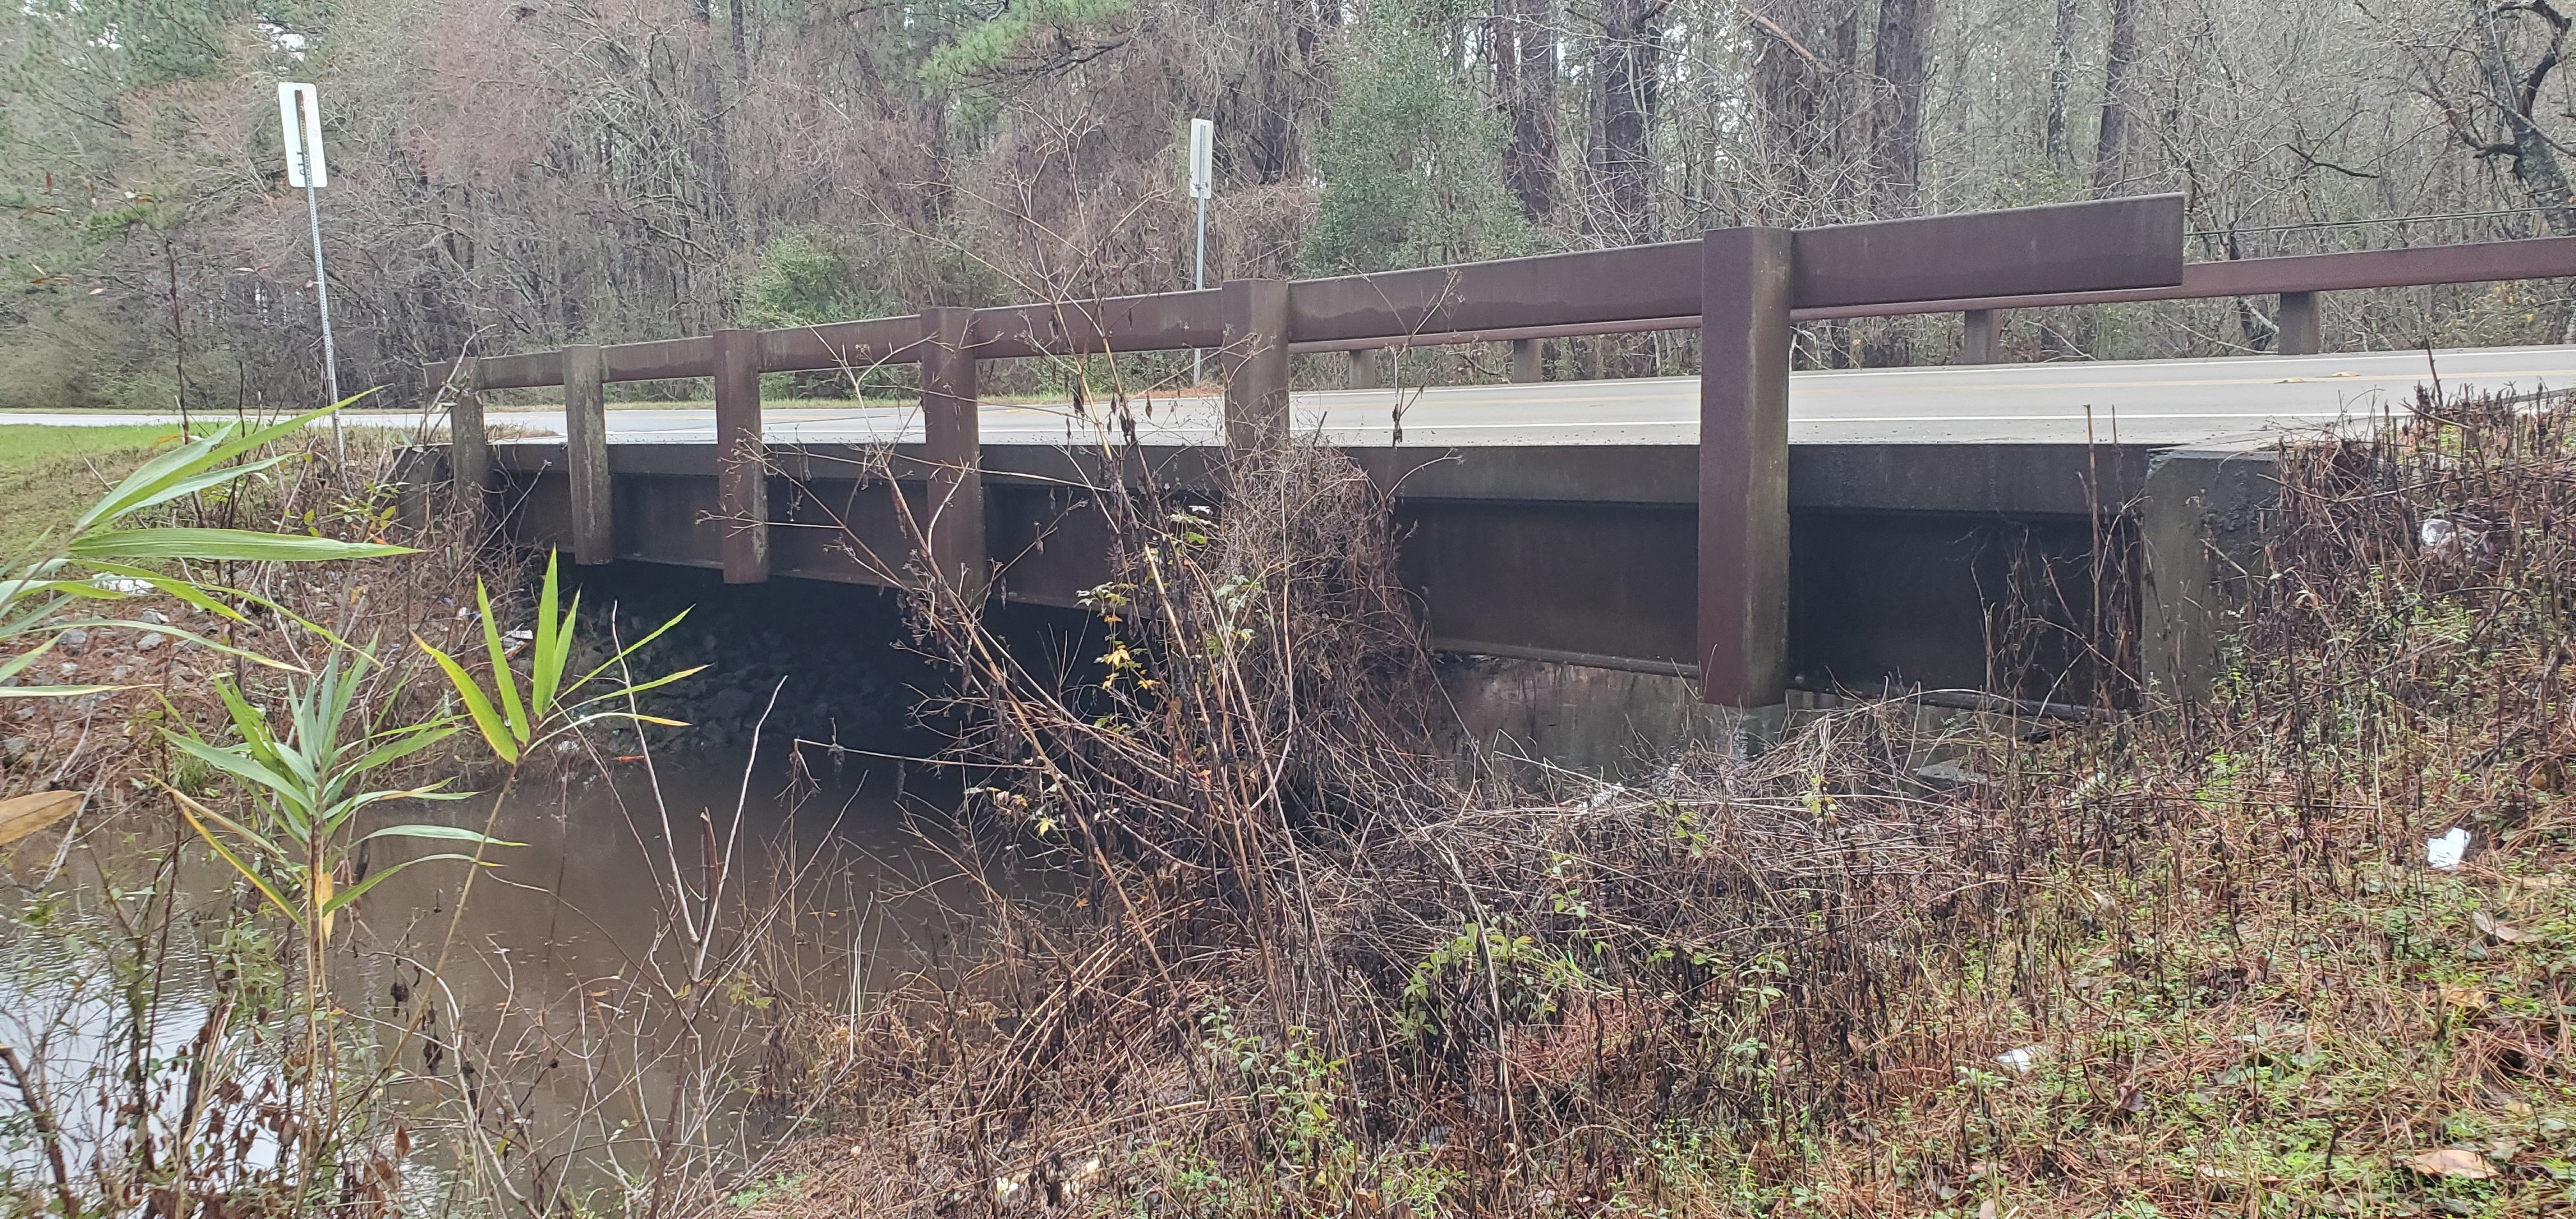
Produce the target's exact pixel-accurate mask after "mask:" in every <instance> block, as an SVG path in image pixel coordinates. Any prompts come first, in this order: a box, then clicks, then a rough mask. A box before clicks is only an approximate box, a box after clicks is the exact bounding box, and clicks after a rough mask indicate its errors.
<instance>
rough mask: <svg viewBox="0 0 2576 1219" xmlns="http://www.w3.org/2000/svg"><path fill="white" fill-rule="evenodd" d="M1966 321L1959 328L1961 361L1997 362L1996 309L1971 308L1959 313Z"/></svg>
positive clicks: (1977, 362)
mask: <svg viewBox="0 0 2576 1219" xmlns="http://www.w3.org/2000/svg"><path fill="white" fill-rule="evenodd" d="M1959 316H1960V318H1961V320H1962V321H1963V322H1964V323H1965V324H1964V325H1962V326H1961V327H1960V328H1959V362H1960V363H1962V364H1992V363H1994V362H1995V311H1994V310H1992V309H1970V310H1968V311H1967V312H1966V313H1963V314H1960V315H1959Z"/></svg>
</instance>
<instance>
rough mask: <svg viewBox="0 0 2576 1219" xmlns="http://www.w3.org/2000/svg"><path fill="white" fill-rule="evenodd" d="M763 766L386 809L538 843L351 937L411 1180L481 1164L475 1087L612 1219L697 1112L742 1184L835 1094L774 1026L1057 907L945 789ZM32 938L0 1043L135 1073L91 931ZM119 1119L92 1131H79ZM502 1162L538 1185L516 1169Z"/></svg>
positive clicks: (671, 768) (705, 1134) (191, 1006)
mask: <svg viewBox="0 0 2576 1219" xmlns="http://www.w3.org/2000/svg"><path fill="white" fill-rule="evenodd" d="M747 761H748V759H746V757H745V756H744V755H743V753H741V752H739V751H736V752H722V753H708V752H698V753H689V754H679V755H671V756H663V757H658V758H657V759H656V761H655V764H653V765H652V766H649V767H648V766H646V765H644V764H641V763H637V762H632V761H629V762H620V763H613V764H611V766H610V768H609V770H608V771H607V773H606V774H604V775H601V774H596V773H594V774H592V775H589V776H587V777H584V776H581V775H577V774H576V775H571V776H566V777H560V778H548V779H545V780H543V781H531V782H526V783H523V784H521V785H520V786H519V787H518V788H516V789H514V790H512V791H510V792H509V793H508V794H507V797H506V799H503V800H502V801H501V803H500V805H499V811H498V813H497V815H496V814H495V813H494V800H493V795H492V794H491V793H482V794H478V795H477V796H475V797H474V798H472V799H469V800H463V801H456V802H451V803H438V804H410V805H406V806H402V807H398V808H391V809H388V811H387V812H386V813H385V814H383V815H382V816H380V817H378V818H377V819H376V820H377V824H378V825H379V826H381V825H384V824H393V823H400V822H438V823H444V824H451V825H463V826H468V827H470V828H475V829H484V828H485V827H486V826H487V825H488V826H489V828H490V832H491V833H493V834H494V835H495V836H496V837H499V838H502V839H507V840H511V841H513V842H516V843H518V844H521V845H516V846H509V847H497V848H493V849H491V850H490V851H489V852H488V864H489V866H487V867H484V868H482V869H481V870H480V871H479V873H477V874H476V875H475V877H474V880H473V883H472V886H471V888H470V890H468V889H467V888H466V886H465V883H464V882H465V877H466V874H467V871H468V869H467V867H466V866H465V865H463V864H460V863H454V862H446V861H427V862H422V863H420V864H418V865H416V866H413V867H410V868H408V869H405V870H403V871H401V872H400V873H398V874H397V875H395V876H393V877H391V878H390V879H388V880H386V881H385V882H384V883H382V884H380V885H379V886H377V887H376V888H375V889H374V890H373V891H371V892H370V893H369V894H368V896H367V897H366V898H365V899H364V900H363V902H362V903H361V904H360V906H359V908H358V911H357V916H356V917H355V918H354V919H353V920H352V924H351V925H350V926H349V927H348V928H347V929H345V930H343V931H342V932H341V933H340V934H339V935H338V936H337V937H336V940H335V944H334V950H333V960H332V962H331V964H330V966H329V968H330V970H331V973H332V975H333V979H334V983H335V985H336V986H337V987H338V988H339V993H340V994H341V995H342V996H343V998H342V1000H341V1001H342V1003H343V1004H344V1005H345V1006H346V1008H347V1009H348V1010H349V1012H350V1014H351V1016H352V1017H354V1018H356V1019H357V1020H358V1021H361V1022H364V1023H366V1024H367V1025H369V1026H371V1027H372V1028H373V1029H374V1030H375V1034H376V1042H377V1046H378V1052H379V1053H387V1052H390V1053H392V1054H396V1055H399V1056H400V1066H401V1067H402V1068H403V1069H404V1070H405V1071H406V1072H407V1073H409V1075H410V1076H411V1077H412V1078H411V1079H410V1080H409V1081H407V1082H406V1083H405V1084H404V1085H402V1089H403V1097H402V1112H403V1113H405V1114H406V1115H408V1119H409V1120H410V1121H412V1122H413V1124H414V1125H415V1126H416V1128H417V1129H418V1130H420V1131H421V1136H420V1137H418V1138H416V1142H415V1145H416V1146H418V1147H420V1148H421V1150H419V1151H417V1152H416V1153H415V1158H416V1160H417V1163H415V1164H414V1165H412V1166H411V1168H412V1169H413V1170H414V1172H415V1173H416V1174H417V1177H416V1179H417V1180H418V1182H419V1184H420V1185H421V1187H423V1188H429V1189H434V1190H436V1191H437V1192H440V1193H446V1194H449V1195H450V1196H451V1197H453V1196H454V1194H453V1192H452V1187H453V1186H454V1185H455V1183H456V1173H457V1170H458V1168H459V1167H460V1166H461V1165H462V1163H463V1162H464V1161H465V1160H466V1159H467V1158H469V1157H471V1156H473V1155H474V1154H475V1152H474V1139H473V1138H472V1137H471V1136H469V1135H467V1134H466V1133H465V1128H464V1126H463V1124H462V1123H461V1122H460V1121H459V1118H460V1116H461V1109H460V1105H459V1102H460V1100H463V1099H465V1098H467V1097H469V1096H471V1097H472V1103H473V1104H474V1105H475V1107H476V1108H477V1109H478V1110H479V1111H480V1112H481V1114H482V1117H483V1125H484V1126H485V1128H486V1130H487V1131H488V1132H489V1133H490V1134H491V1135H492V1136H493V1138H490V1139H486V1140H485V1144H484V1145H485V1146H486V1147H487V1148H488V1147H490V1146H493V1145H496V1144H497V1143H498V1142H509V1143H513V1144H521V1145H526V1146H529V1147H533V1148H535V1149H536V1151H537V1153H538V1156H539V1158H541V1159H548V1160H551V1161H552V1163H551V1165H550V1166H549V1167H547V1168H545V1169H543V1170H542V1171H541V1172H539V1173H538V1174H537V1178H538V1179H541V1180H543V1181H546V1182H551V1183H554V1184H557V1185H560V1186H563V1187H567V1188H569V1189H570V1190H571V1191H572V1192H573V1193H575V1194H579V1195H586V1196H587V1204H588V1205H590V1206H593V1207H595V1208H598V1209H603V1210H609V1211H613V1210H615V1209H617V1207H616V1205H615V1202H614V1201H613V1199H614V1198H615V1197H617V1196H618V1195H619V1194H620V1193H621V1192H622V1191H623V1188H624V1185H623V1184H621V1183H631V1182H632V1181H633V1180H634V1179H635V1175H636V1172H637V1171H638V1166H639V1164H641V1163H643V1162H644V1161H645V1159H646V1158H647V1157H648V1150H649V1146H650V1143H649V1138H648V1133H649V1132H650V1131H652V1130H654V1129H655V1128H656V1126H655V1123H656V1122H659V1121H663V1120H665V1119H666V1118H667V1117H668V1115H669V1114H670V1113H671V1112H674V1111H684V1112H689V1113H694V1114H696V1116H695V1117H694V1118H692V1119H690V1120H691V1121H692V1122H693V1123H694V1125H693V1126H692V1129H691V1130H690V1132H689V1138H690V1139H691V1141H693V1142H696V1143H698V1144H700V1145H702V1146H705V1147H710V1148H713V1149H714V1150H713V1151H712V1152H711V1153H709V1156H708V1157H707V1158H708V1159H711V1160H712V1161H713V1162H716V1163H730V1164H731V1165H732V1167H733V1169H736V1170H738V1169H739V1168H740V1166H741V1165H743V1164H746V1163H748V1162H749V1161H750V1160H751V1158H752V1157H753V1155H754V1154H755V1153H756V1151H757V1149H758V1148H759V1147H760V1146H762V1145H764V1144H766V1143H768V1142H769V1141H772V1140H774V1139H775V1138H777V1137H780V1136H783V1135H786V1134H790V1133H792V1132H793V1131H794V1130H795V1129H796V1128H797V1126H798V1124H799V1123H800V1122H803V1121H808V1120H810V1116H811V1111H812V1110H814V1109H815V1108H817V1107H818V1106H819V1104H821V1103H823V1102H828V1101H830V1100H831V1099H833V1098H831V1097H829V1096H825V1095H823V1094H822V1093H821V1092H820V1091H819V1090H820V1089H826V1088H828V1087H829V1086H830V1082H831V1081H830V1080H829V1079H827V1078H822V1077H819V1076H817V1075H816V1074H815V1073H814V1072H813V1071H812V1070H810V1069H808V1068H806V1067H802V1066H800V1067H797V1068H796V1069H794V1070H792V1071H790V1072H788V1074H787V1075H786V1076H785V1077H784V1078H783V1082H782V1078H779V1077H775V1072H776V1070H777V1063H776V1060H775V1053H776V1051H775V1046H776V1045H777V1044H778V1042H777V1037H778V1034H779V1032H780V1030H782V1029H791V1028H792V1029H797V1030H802V1032H801V1033H800V1034H799V1035H802V1036H809V1037H810V1036H812V1035H813V1033H814V1030H816V1029H817V1028H821V1029H825V1030H827V1031H826V1032H825V1033H823V1034H822V1039H823V1040H824V1041H826V1042H828V1040H829V1037H830V1033H829V1032H828V1030H829V1029H830V1028H832V1027H834V1026H838V1027H840V1028H849V1027H856V1026H859V1025H861V1024H863V1023H864V1022H865V1021H866V1020H867V1019H868V1018H869V1016H870V1014H871V1012H873V1011H874V1010H876V1008H877V1005H878V1004H880V1003H881V1002H882V1001H883V1000H884V998H885V996H886V995H887V994H888V993H889V992H890V991H892V990H894V989H895V988H897V987H901V986H905V985H907V984H914V985H918V984H925V983H926V984H929V985H932V986H937V987H944V986H947V985H950V984H953V983H954V982H955V981H956V980H957V979H958V978H959V977H961V976H962V971H961V969H960V963H961V961H962V960H964V958H965V957H966V955H967V954H969V953H971V952H972V951H974V950H975V941H974V936H975V932H976V927H977V920H978V917H979V916H980V914H981V913H982V912H983V906H982V901H983V895H985V894H986V893H988V892H1004V893H1008V894H1011V895H1013V896H1018V897H1028V898H1034V899H1038V900H1044V899H1046V897H1047V896H1048V892H1049V890H1050V889H1051V888H1052V887H1053V883H1054V882H1053V881H1052V879H1051V877H1052V873H1051V871H1050V870H1049V869H1048V868H1046V867H1045V866H1044V865H1043V862H1042V861H1037V860H1029V859H1022V858H1019V857H1017V856H1015V855H1013V854H1012V852H1011V849H1010V848H1007V847H1005V848H1003V849H1001V850H1000V852H999V853H998V854H997V855H996V856H995V857H992V858H987V859H982V860H976V859H972V858H969V857H968V856H967V855H966V853H965V852H964V851H963V850H962V848H961V846H960V835H959V833H958V832H957V823H956V821H955V819H954V810H955V809H956V807H957V805H958V802H959V799H960V788H961V786H962V784H960V783H959V782H958V781H957V780H956V779H954V778H946V777H942V776H941V775H940V774H939V772H936V771H933V770H931V769H929V768H926V767H922V766H918V765H913V766H909V767H906V766H901V765H899V764H897V763H894V762H891V761H887V760H884V759H870V758H866V757H862V756H860V755H855V754H837V755H836V754H834V753H832V752H830V751H827V750H821V749H816V748H810V747H809V748H806V749H804V750H801V751H795V752H794V753H793V754H792V755H791V751H790V750H788V749H786V748H782V747H780V746H777V745H771V744H767V743H764V746H763V748H762V749H761V751H760V755H759V757H758V758H757V760H756V761H750V764H749V765H746V762H747ZM451 849H454V844H449V843H436V844H417V843H410V842H407V841H403V840H396V839H377V840H375V841H374V842H372V843H369V844H368V845H367V847H366V850H365V851H364V854H363V857H362V863H363V868H364V870H367V871H372V870H375V869H382V868H386V867H390V866H392V865H393V864H395V863H397V862H399V861H400V860H402V859H405V858H410V857H414V856H418V855H423V854H428V853H432V852H435V851H439V850H451ZM968 872H972V873H973V874H974V876H975V877H977V878H978V879H969V877H968V875H967V873H968ZM67 881H68V882H69V883H71V884H73V885H75V886H77V885H78V883H79V882H78V878H77V877H76V876H69V877H67ZM988 885H990V886H992V888H991V889H988V888H987V886H988ZM181 887H182V889H183V890H184V891H186V892H188V893H190V894H192V895H193V896H194V898H195V902H194V904H196V905H198V906H199V907H200V908H201V909H209V910H213V909H220V907H221V906H222V905H223V903H225V902H226V901H228V900H231V896H232V895H233V894H234V892H235V891H236V890H237V889H238V886H237V885H236V883H235V882H234V880H233V878H232V877H230V876H229V875H227V874H226V873H224V872H223V871H222V870H221V869H220V867H218V866H212V865H209V866H203V867H197V866H192V867H191V868H189V869H187V871H186V873H185V875H183V877H182V881H181ZM710 889H718V890H719V891H720V892H721V894H722V896H721V900H720V901H718V902H717V903H716V904H717V906H718V909H719V913H718V916H717V918H716V920H715V922H714V927H715V933H714V935H713V937H712V939H713V944H714V947H713V948H711V949H710V950H709V951H708V952H707V953H706V954H705V956H703V957H701V955H700V954H699V951H698V948H697V943H696V939H695V938H694V937H697V936H701V935H704V933H705V930H706V928H707V926H708V920H707V918H706V909H707V905H708V903H707V900H706V899H707V894H708V891H709V890H710ZM460 893H462V894H464V895H465V900H464V902H463V903H462V906H461V910H462V913H461V915H460V914H459V910H460V905H459V902H458V898H459V895H460ZM79 904H80V903H79V901H78V900H77V897H75V900H74V901H72V902H71V905H74V906H77V905H79ZM15 938H16V939H17V940H18V942H17V943H15V944H5V945H0V948H7V949H9V950H10V951H9V952H8V954H7V955H9V956H10V957H13V958H20V960H18V961H17V962H16V964H17V965H18V966H19V968H17V969H14V970H12V971H10V972H9V974H8V976H0V1040H7V1041H9V1042H11V1043H13V1044H17V1045H22V1046H32V1045H36V1044H40V1043H42V1044H47V1045H50V1046H51V1047H53V1050H54V1055H53V1056H54V1058H55V1064H54V1066H53V1071H54V1074H55V1077H56V1087H57V1090H58V1091H59V1092H65V1093H74V1094H77V1093H80V1092H84V1091H96V1090H97V1089H96V1088H95V1087H92V1086H91V1085H94V1084H101V1083H107V1082H108V1081H109V1080H110V1078H111V1077H112V1076H113V1074H114V1072H115V1071H116V1070H117V1069H118V1063H117V1055H116V1054H115V1053H114V1052H112V1047H111V1045H110V1041H111V1039H112V1037H115V1036H121V1033H115V1032H114V1030H115V1029H116V1028H118V1027H119V1026H118V1024H117V1020H116V1018H117V1016H118V1015H119V1009H118V1006H117V1005H116V1004H115V1003H114V1002H112V1000H113V999H114V992H113V990H112V989H111V988H110V987H108V986H107V985H106V979H107V978H108V977H109V976H110V975H111V973H112V970H111V969H109V968H107V967H106V965H105V964H104V963H103V962H100V961H84V960H81V959H78V958H77V952H78V949H77V943H78V941H77V937H62V938H61V939H60V940H56V939H54V938H53V937H50V936H45V935H41V934H40V935H32V936H19V937H15ZM433 966H435V967H436V973H435V977H434V978H433V977H432V975H431V972H430V970H431V968H432V967H433ZM201 989H202V988H193V989H192V988H191V987H190V986H189V985H188V984H187V982H186V981H185V979H184V978H182V979H179V985H178V986H177V987H174V988H169V989H168V990H165V996H166V997H165V1000H164V1001H163V1003H162V1004H161V1005H160V1007H159V1009H158V1010H157V1011H156V1014H155V1017H154V1020H153V1022H152V1025H153V1027H152V1030H151V1038H150V1039H151V1041H152V1043H153V1044H154V1045H155V1046H156V1047H161V1048H162V1049H163V1050H164V1051H165V1053H163V1054H160V1055H157V1057H161V1058H163V1059H164V1060H165V1061H168V1062H172V1063H177V1062H180V1061H182V1060H183V1057H184V1056H183V1054H182V1053H181V1050H182V1047H183V1046H184V1044H185V1043H186V1041H187V1040H188V1039H189V1038H190V1037H192V1036H193V1035H194V1034H195V1032H196V1031H197V1029H198V1028H199V1026H200V1025H201V1024H202V1023H203V1021H204V1019H205V1007H204V1005H203V1003H202V1002H201V1001H200V1000H199V996H198V991H199V990H201ZM173 991H175V993H171V992H173ZM716 992H721V993H720V994H717V993H716ZM692 994H696V995H698V996H699V997H700V998H701V1000H702V1002H701V1003H700V1005H699V1017H698V1019H697V1020H696V1021H695V1022H694V1023H691V1024H687V1025H683V1023H682V1022H681V1021H680V1020H679V1019H678V1018H677V1016H676V1015H675V1012H676V1011H677V1010H678V1008H679V1007H680V1006H681V1000H683V999H685V998H687V997H689V996H691V995H692ZM361 996H363V998H362V997H361ZM710 996H712V997H710ZM424 1008H428V1009H434V1010H431V1011H424ZM791 1017H792V1019H791ZM478 1083H481V1084H492V1083H500V1084H504V1085H506V1086H505V1087H504V1088H500V1089H493V1088H488V1087H484V1088H479V1089H478V1088H477V1087H476V1085H477V1084H478ZM797 1089H801V1090H803V1092H802V1094H795V1092H794V1091H793V1090H797ZM782 1092H787V1093H788V1094H785V1095H782ZM675 1100H676V1101H677V1103H676V1105H675ZM104 1129H105V1126H104V1124H99V1125H98V1126H96V1128H94V1129H92V1128H88V1127H85V1128H84V1129H83V1131H81V1132H77V1133H81V1134H83V1135H85V1136H87V1137H84V1138H83V1140H82V1141H84V1142H86V1141H88V1139H89V1138H94V1137H95V1135H96V1134H97V1133H100V1132H102V1131H103V1130H104ZM17 1142H21V1143H23V1140H18V1141H17ZM34 1154H35V1148H34V1147H33V1146H31V1145H20V1146H11V1147H6V1148H0V1175H9V1174H11V1173H12V1172H13V1170H14V1172H15V1173H17V1174H18V1175H21V1176H22V1177H23V1176H24V1174H26V1173H27V1172H28V1171H30V1170H34V1169H36V1168H37V1166H38V1165H37V1162H36V1161H35V1160H34V1159H32V1158H31V1157H32V1156H33V1155H34ZM260 1158H265V1157H264V1156H263V1157H260ZM511 1171H512V1172H514V1173H516V1174H519V1176H520V1180H519V1185H520V1186H521V1187H522V1188H524V1187H525V1186H526V1185H527V1184H528V1182H529V1179H530V1178H529V1175H528V1174H529V1171H530V1170H529V1165H528V1162H527V1161H526V1159H525V1158H524V1156H522V1157H521V1158H520V1159H518V1160H516V1161H514V1162H513V1164H512V1166H511Z"/></svg>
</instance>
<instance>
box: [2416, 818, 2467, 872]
mask: <svg viewBox="0 0 2576 1219" xmlns="http://www.w3.org/2000/svg"><path fill="white" fill-rule="evenodd" d="M2468 857H2469V832H2468V831H2467V830H2464V829H2461V828H2460V827H2458V826H2456V825H2455V826H2452V827H2451V832H2450V833H2447V834H2444V835H2442V836H2441V837H2439V838H2427V839H2425V840H2424V862H2425V863H2426V864H2427V865H2429V866H2430V867H2431V868H2432V869H2433V870H2434V871H2436V872H2448V871H2450V870H2451V869H2453V868H2456V867H2459V866H2460V861H2461V860H2463V859H2466V858H2468Z"/></svg>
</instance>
